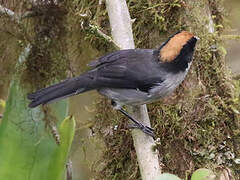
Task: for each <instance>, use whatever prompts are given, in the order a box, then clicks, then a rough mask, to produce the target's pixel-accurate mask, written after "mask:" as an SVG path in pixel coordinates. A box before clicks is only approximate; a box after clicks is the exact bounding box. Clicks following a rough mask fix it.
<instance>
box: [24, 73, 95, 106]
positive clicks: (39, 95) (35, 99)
mask: <svg viewBox="0 0 240 180" xmlns="http://www.w3.org/2000/svg"><path fill="white" fill-rule="evenodd" d="M91 81H92V78H91V77H90V76H88V74H84V75H81V76H79V77H75V78H71V79H67V80H65V81H63V82H60V83H58V84H54V85H52V86H49V87H47V88H43V89H40V90H38V91H36V92H34V93H32V94H28V96H27V97H28V99H29V100H31V103H30V104H29V105H28V106H29V107H30V108H34V107H36V106H38V105H40V104H47V103H50V102H52V101H56V100H59V99H63V98H66V97H69V96H73V95H77V94H79V93H83V92H85V91H89V90H91V89H93V88H91V87H90V86H91Z"/></svg>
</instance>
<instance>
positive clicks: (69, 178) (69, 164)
mask: <svg viewBox="0 0 240 180" xmlns="http://www.w3.org/2000/svg"><path fill="white" fill-rule="evenodd" d="M66 170H67V180H72V173H73V172H72V161H71V160H70V159H69V160H68V162H67V164H66Z"/></svg>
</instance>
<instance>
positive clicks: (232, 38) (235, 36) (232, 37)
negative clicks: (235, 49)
mask: <svg viewBox="0 0 240 180" xmlns="http://www.w3.org/2000/svg"><path fill="white" fill-rule="evenodd" d="M221 37H222V38H223V39H227V40H240V35H223V36H221Z"/></svg>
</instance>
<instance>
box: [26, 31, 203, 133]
mask: <svg viewBox="0 0 240 180" xmlns="http://www.w3.org/2000/svg"><path fill="white" fill-rule="evenodd" d="M198 39H199V38H198V37H197V36H195V35H194V34H192V33H191V32H188V31H179V32H177V33H175V34H173V35H172V36H170V37H169V38H168V39H167V40H166V41H165V42H164V43H162V44H161V45H160V47H159V48H156V49H124V50H117V51H114V52H112V53H109V54H107V55H105V56H102V57H100V58H98V59H96V60H94V61H92V62H90V63H89V64H88V65H89V66H90V67H92V69H90V70H89V71H86V72H84V73H82V74H80V75H79V76H77V77H73V78H68V79H66V80H64V81H62V82H60V83H57V84H54V85H51V86H49V87H46V88H43V89H40V90H37V91H36V92H33V93H31V94H28V96H27V98H28V99H29V100H30V101H31V102H30V104H29V107H30V108H34V107H37V106H39V105H41V104H42V105H45V104H48V103H50V102H53V101H56V100H60V99H63V98H67V97H70V96H75V95H78V94H80V93H84V92H87V91H91V90H97V91H98V92H99V93H100V94H101V95H103V96H106V97H107V98H109V99H111V102H112V105H113V108H114V109H116V110H118V111H119V112H121V113H122V114H124V115H125V116H127V117H128V118H129V119H130V120H132V121H133V122H134V127H135V128H138V129H140V130H142V131H143V132H144V133H146V134H148V135H150V136H152V137H154V130H153V129H152V128H151V127H148V126H145V125H143V124H142V123H141V122H139V121H138V120H136V119H134V118H133V117H132V116H131V115H129V114H128V113H127V112H126V111H125V110H124V109H123V106H124V105H130V106H137V105H142V104H149V103H152V102H155V101H158V100H159V99H161V98H163V97H165V96H168V95H170V94H171V93H172V92H173V91H174V90H175V89H176V88H177V87H178V86H179V85H180V84H181V83H182V81H183V80H184V79H185V76H186V75H187V73H188V71H189V68H190V66H191V64H192V59H193V55H194V51H195V46H196V43H197V40H198Z"/></svg>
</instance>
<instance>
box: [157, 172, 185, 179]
mask: <svg viewBox="0 0 240 180" xmlns="http://www.w3.org/2000/svg"><path fill="white" fill-rule="evenodd" d="M155 180H181V179H180V178H179V177H177V176H175V175H173V174H169V173H163V174H161V175H160V176H158V177H157V178H156V179H155Z"/></svg>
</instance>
